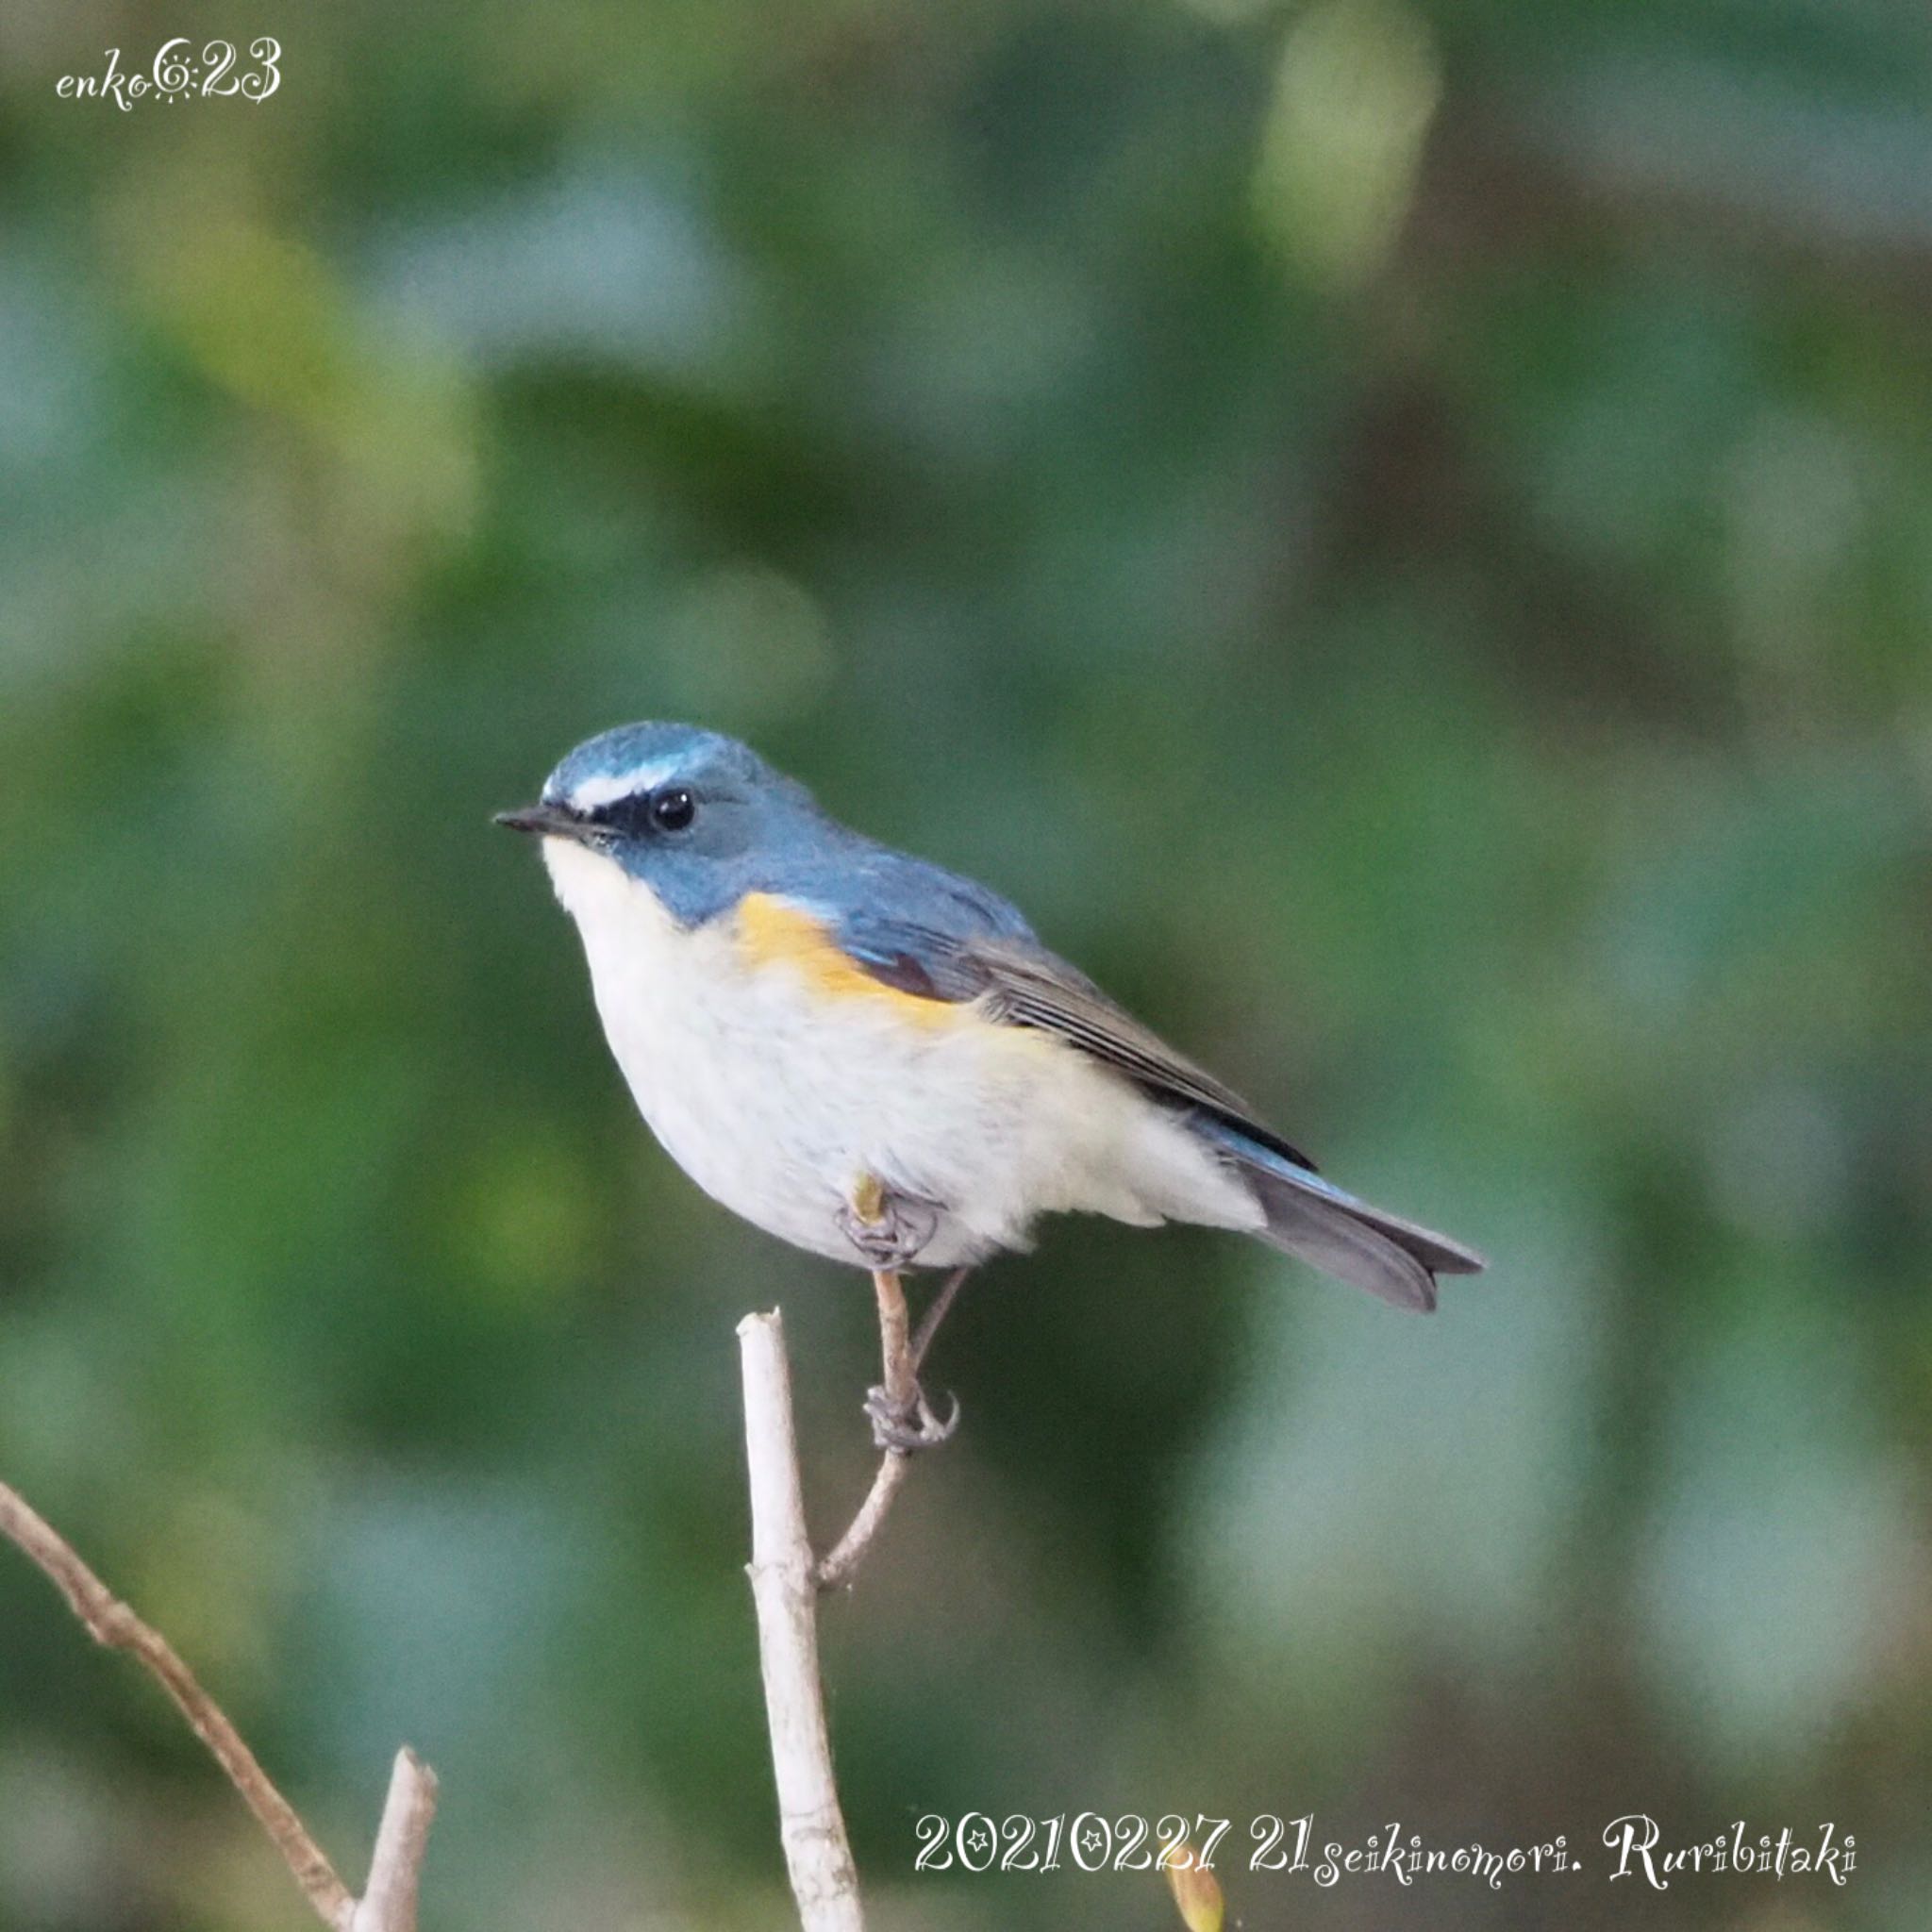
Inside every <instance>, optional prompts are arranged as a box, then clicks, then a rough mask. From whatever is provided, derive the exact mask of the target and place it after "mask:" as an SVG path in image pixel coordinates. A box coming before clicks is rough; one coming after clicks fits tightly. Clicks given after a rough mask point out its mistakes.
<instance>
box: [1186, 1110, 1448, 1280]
mask: <svg viewBox="0 0 1932 1932" xmlns="http://www.w3.org/2000/svg"><path fill="white" fill-rule="evenodd" d="M1195 1126H1196V1129H1197V1131H1198V1132H1199V1133H1201V1134H1202V1135H1203V1136H1204V1137H1205V1138H1206V1139H1207V1140H1208V1141H1212V1142H1213V1144H1214V1145H1215V1147H1216V1148H1217V1149H1219V1150H1220V1151H1221V1153H1222V1154H1223V1155H1224V1157H1225V1158H1227V1160H1228V1163H1229V1165H1230V1166H1232V1167H1233V1168H1234V1169H1235V1170H1236V1171H1237V1172H1238V1173H1239V1174H1241V1178H1242V1179H1243V1180H1244V1181H1246V1182H1247V1184H1248V1186H1249V1187H1250V1188H1251V1189H1252V1190H1253V1191H1254V1195H1255V1199H1256V1200H1257V1202H1258V1203H1259V1204H1260V1208H1261V1211H1262V1212H1263V1213H1264V1214H1265V1215H1266V1216H1267V1218H1268V1219H1267V1225H1266V1226H1265V1227H1264V1228H1262V1229H1260V1230H1258V1233H1259V1236H1260V1239H1261V1240H1263V1241H1267V1242H1268V1243H1269V1245H1270V1246H1271V1247H1276V1248H1279V1249H1280V1250H1281V1251H1282V1252H1283V1253H1284V1254H1289V1255H1294V1256H1297V1257H1300V1258H1301V1259H1302V1260H1304V1261H1307V1262H1310V1263H1312V1264H1313V1265H1314V1266H1315V1267H1317V1268H1319V1269H1321V1270H1322V1271H1323V1272H1324V1274H1332V1275H1334V1276H1335V1277H1336V1278H1337V1279H1338V1280H1341V1281H1346V1282H1348V1283H1350V1284H1351V1285H1352V1286H1353V1287H1356V1288H1364V1289H1367V1290H1368V1291H1369V1292H1370V1293H1371V1294H1373V1295H1378V1296H1380V1297H1381V1299H1382V1300H1383V1301H1385V1302H1391V1303H1392V1304H1393V1305H1394V1306H1395V1307H1399V1308H1415V1309H1417V1310H1419V1311H1421V1312H1423V1313H1427V1312H1428V1311H1429V1310H1430V1309H1431V1308H1433V1307H1435V1306H1436V1277H1437V1275H1439V1274H1479V1273H1480V1272H1481V1270H1482V1267H1483V1258H1482V1257H1481V1256H1480V1255H1477V1254H1474V1253H1473V1252H1472V1251H1471V1250H1470V1249H1468V1248H1465V1247H1463V1246H1462V1245H1461V1244H1460V1243H1459V1242H1457V1241H1451V1240H1450V1239H1449V1238H1448V1237H1447V1236H1446V1235H1440V1234H1437V1233H1435V1232H1434V1231H1433V1230H1431V1229H1429V1228H1426V1227H1420V1226H1418V1225H1417V1224H1415V1223H1414V1222H1412V1221H1404V1220H1402V1219H1401V1218H1400V1217H1399V1216H1397V1215H1393V1214H1385V1213H1384V1212H1383V1211H1382V1210H1381V1209H1380V1208H1372V1207H1371V1206H1370V1205H1369V1204H1368V1203H1367V1202H1366V1201H1359V1200H1357V1198H1356V1197H1355V1196H1354V1195H1353V1194H1351V1193H1348V1192H1347V1191H1345V1190H1343V1189H1341V1188H1338V1187H1336V1186H1335V1185H1334V1183H1333V1182H1331V1181H1326V1180H1324V1179H1323V1177H1322V1176H1321V1175H1320V1174H1316V1173H1315V1172H1314V1171H1313V1170H1312V1169H1310V1168H1306V1167H1301V1166H1298V1165H1296V1164H1295V1163H1294V1162H1293V1161H1291V1160H1289V1159H1287V1158H1285V1157H1284V1156H1282V1155H1280V1154H1278V1153H1276V1152H1275V1151H1274V1149H1273V1148H1270V1147H1265V1146H1263V1145H1262V1144H1261V1143H1260V1142H1259V1141H1255V1140H1251V1139H1250V1138H1249V1137H1248V1136H1247V1135H1246V1134H1243V1133H1242V1132H1241V1131H1240V1129H1239V1128H1237V1127H1234V1126H1231V1125H1229V1124H1226V1123H1225V1122H1224V1121H1218V1120H1214V1119H1212V1118H1209V1117H1204V1116H1197V1117H1196V1120H1195Z"/></svg>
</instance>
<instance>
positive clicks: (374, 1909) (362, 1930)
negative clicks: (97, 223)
mask: <svg viewBox="0 0 1932 1932" xmlns="http://www.w3.org/2000/svg"><path fill="white" fill-rule="evenodd" d="M435 1822H436V1774H435V1773H434V1772H433V1771H431V1770H430V1768H429V1767H428V1766H427V1765H426V1764H425V1763H424V1762H423V1760H422V1759H421V1758H420V1757H417V1756H416V1754H415V1753H414V1752H413V1751H411V1750H410V1749H409V1747H408V1745H407V1744H406V1745H404V1746H403V1748H402V1749H401V1750H400V1751H398V1752H397V1753H396V1762H395V1769H394V1770H393V1771H392V1772H391V1774H390V1780H389V1797H388V1798H387V1800H386V1801H385V1802H384V1804H383V1807H382V1824H381V1825H380V1826H379V1827H378V1828H377V1831H376V1834H375V1852H374V1853H372V1854H371V1856H370V1859H369V1883H368V1885H367V1886H366V1887H365V1888H364V1889H363V1892H362V1903H361V1904H360V1905H358V1907H356V1916H355V1918H354V1919H353V1921H352V1922H351V1927H350V1932H416V1894H417V1891H418V1890H419V1888H420V1886H421V1884H422V1879H423V1855H424V1853H425V1851H426V1850H427V1849H428V1844H429V1827H430V1825H431V1824H434V1823H435Z"/></svg>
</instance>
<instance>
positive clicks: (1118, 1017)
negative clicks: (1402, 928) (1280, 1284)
mask: <svg viewBox="0 0 1932 1932" xmlns="http://www.w3.org/2000/svg"><path fill="white" fill-rule="evenodd" d="M497 820H498V823H499V824H504V825H507V826H508V827H510V828H511V829H513V830H516V831H519V832H524V833H527V834H530V835H532V836H534V837H535V838H536V839H537V840H538V841H540V843H541V851H542V857H543V861H544V864H545V867H546V869H547V870H548V873H549V875H550V880H551V884H552V886H553V888H554V890H555V892H556V895H557V898H558V901H559V902H560V904H561V905H562V907H563V909H564V910H565V911H566V912H567V913H568V914H569V915H570V917H571V918H572V920H573V921H574V922H575V925H576V928H577V932H578V936H579V938H580V939H581V941H582V944H583V949H584V954H585V958H586V960H587V962H588V965H589V968H590V976H591V993H592V997H593V999H594V1001H595V1004H596V1008H597V1012H598V1015H599V1017H600V1019H601V1021H602V1023H603V1028H604V1033H605V1037H606V1040H607V1041H608V1045H609V1048H610V1051H611V1054H612V1056H613V1057H614V1058H615V1059H616V1062H617V1065H618V1068H619V1070H620V1071H621V1073H622V1074H623V1075H624V1078H625V1083H626V1084H627V1085H628V1087H629V1089H630V1092H631V1095H632V1097H633V1098H634V1100H635V1101H636V1104H637V1107H638V1110H639V1112H640V1113H641V1115H642V1116H643V1118H644V1121H645V1122H646V1124H648V1125H649V1127H650V1128H651V1130H652V1132H653V1133H654V1134H655V1135H656V1137H657V1139H658V1141H659V1142H660V1143H661V1144H662V1145H663V1147H664V1149H665V1151H666V1152H667V1153H668V1154H669V1155H670V1156H671V1158H672V1159H673V1160H675V1162H676V1163H677V1165H678V1166H679V1167H680V1168H682V1169H683V1170H684V1172H685V1173H686V1174H688V1175H689V1176H690V1177H691V1180H693V1181H694V1182H696V1184H697V1185H698V1187H699V1188H701V1189H702V1190H703V1191H705V1192H706V1193H708V1195H710V1196H711V1197H712V1198H713V1199H714V1200H716V1201H717V1202H719V1203H720V1204H722V1205H723V1206H724V1208H728V1209H730V1210H732V1211H733V1212H734V1213H736V1214H738V1215H740V1216H741V1217H742V1218H743V1219H744V1220H746V1221H748V1222H750V1223H752V1224H754V1225H755V1226H757V1227H759V1228H761V1229H763V1230H764V1231H765V1232H766V1233H767V1234H770V1235H773V1236H775V1237H777V1238H778V1239H779V1240H781V1241H789V1242H791V1244H792V1245H793V1246H795V1247H798V1248H802V1249H805V1250H807V1251H808V1252H809V1253H812V1254H815V1255H821V1256H824V1257H828V1258H830V1259H832V1260H834V1261H841V1262H845V1263H849V1264H851V1265H854V1266H857V1267H860V1268H864V1269H867V1270H870V1271H872V1272H873V1273H874V1274H875V1275H876V1274H878V1273H879V1271H882V1270H886V1271H892V1272H893V1273H894V1274H896V1272H897V1271H900V1270H910V1269H919V1270H924V1269H935V1270H941V1269H942V1270H948V1271H951V1276H952V1278H951V1280H950V1281H949V1282H948V1284H947V1287H946V1289H945V1290H944V1291H942V1300H941V1302H940V1303H937V1304H936V1305H935V1309H934V1312H933V1314H931V1315H929V1316H928V1317H927V1322H926V1324H925V1329H924V1331H923V1332H922V1344H921V1346H922V1350H923V1346H924V1342H925V1341H929V1339H930V1329H931V1327H932V1326H933V1325H934V1324H935V1323H936V1319H937V1316H938V1314H940V1313H941V1312H943V1306H944V1303H945V1302H948V1301H950V1298H951V1294H952V1292H953V1291H956V1290H957V1288H958V1282H959V1281H960V1280H961V1279H963V1277H964V1273H965V1271H967V1270H970V1269H972V1268H974V1267H975V1266H977V1265H978V1264H979V1263H981V1262H983V1261H985V1260H987V1259H989V1258H990V1257H992V1256H994V1255H997V1254H1001V1253H1004V1252H1009V1251H1024V1249H1025V1248H1026V1247H1028V1246H1029V1245H1030V1237H1031V1231H1032V1229H1033V1226H1034V1224H1035V1223H1036V1222H1037V1221H1038V1220H1039V1219H1040V1218H1041V1216H1042V1215H1046V1214H1051V1213H1058V1212H1091V1213H1098V1214H1102V1215H1108V1216H1110V1217H1111V1218H1113V1219H1114V1220H1116V1221H1121V1222H1125V1223H1128V1224H1132V1225H1135V1226H1154V1225H1157V1224H1160V1223H1163V1222H1182V1223H1192V1224H1200V1225H1203V1226H1207V1227H1210V1228H1221V1229H1225V1230H1229V1231H1231V1232H1235V1233H1240V1234H1243V1235H1248V1236H1252V1237H1254V1238H1256V1239H1257V1240H1259V1241H1265V1242H1267V1243H1268V1244H1269V1245H1271V1246H1272V1247H1274V1248H1276V1249H1279V1250H1282V1251H1284V1252H1285V1253H1287V1254H1289V1255H1291V1256H1294V1257H1298V1258H1299V1259H1301V1260H1303V1261H1306V1262H1309V1263H1312V1264H1313V1266H1314V1267H1315V1268H1317V1269H1319V1270H1321V1271H1322V1272H1324V1273H1325V1274H1329V1275H1332V1276H1334V1277H1336V1278H1338V1279H1340V1280H1341V1281H1343V1282H1346V1283H1349V1284H1351V1285H1353V1286H1355V1287H1357V1288H1360V1289H1366V1290H1367V1291H1369V1292H1370V1293H1371V1294H1373V1295H1375V1296H1378V1297H1379V1298H1380V1299H1381V1300H1382V1301H1384V1302H1387V1303H1390V1304H1391V1305H1392V1306H1394V1307H1398V1308H1406V1309H1414V1310H1421V1311H1428V1310H1431V1309H1433V1308H1434V1307H1435V1306H1436V1299H1437V1277H1438V1276H1439V1275H1445V1274H1475V1273H1478V1272H1480V1271H1481V1269H1482V1268H1483V1266H1484V1265H1485V1264H1484V1261H1483V1259H1482V1257H1480V1256H1479V1255H1477V1254H1476V1253H1475V1252H1474V1250H1472V1249H1470V1248H1467V1247H1465V1246H1463V1245H1462V1244H1461V1243H1460V1242H1457V1241H1452V1240H1451V1239H1450V1238H1449V1237H1448V1236H1446V1235H1442V1234H1438V1233H1435V1232H1434V1231H1432V1230H1431V1229H1429V1228H1426V1227H1424V1226H1422V1225H1420V1224H1417V1223H1415V1222H1413V1221H1407V1220H1404V1219H1402V1218H1401V1217H1399V1216H1397V1215H1394V1214H1391V1213H1387V1212H1385V1211H1384V1210H1383V1209H1381V1208H1376V1207H1373V1206H1371V1205H1370V1204H1369V1203H1368V1202H1366V1201H1364V1200H1361V1199H1359V1198H1358V1197H1357V1196H1356V1195H1354V1194H1351V1193H1349V1192H1347V1191H1344V1190H1343V1189H1341V1188H1340V1187H1338V1186H1337V1185H1336V1184H1335V1183H1334V1182H1332V1181H1330V1180H1328V1179H1327V1178H1326V1177H1325V1176H1324V1175H1323V1174H1320V1173H1318V1172H1317V1171H1316V1168H1315V1165H1314V1163H1313V1162H1312V1161H1311V1160H1310V1159H1309V1158H1307V1155H1305V1154H1303V1153H1302V1152H1301V1151H1300V1150H1299V1149H1298V1148H1297V1147H1296V1146H1295V1145H1293V1144H1292V1143H1291V1142H1290V1141H1287V1140H1285V1139H1284V1138H1283V1137H1282V1136H1281V1134H1279V1133H1278V1132H1277V1131H1276V1130H1275V1129H1274V1127H1272V1126H1270V1125H1268V1124H1266V1123H1265V1122H1264V1121H1263V1120H1262V1118H1261V1117H1260V1115H1259V1114H1258V1113H1257V1110H1256V1109H1255V1108H1253V1107H1251V1106H1250V1105H1249V1103H1248V1102H1247V1101H1246V1100H1244V1099H1243V1098H1242V1097H1241V1095H1240V1094H1239V1093H1237V1092H1236V1091H1234V1090H1233V1089H1232V1088H1230V1087H1228V1086H1226V1085H1225V1084H1224V1083H1223V1082H1222V1081H1221V1080H1220V1079H1218V1078H1216V1077H1215V1076H1214V1075H1213V1074H1210V1073H1208V1072H1207V1071H1206V1070H1205V1069H1204V1068H1202V1067H1200V1066H1198V1065H1196V1064H1195V1062H1194V1061H1192V1060H1191V1059H1189V1058H1186V1057H1185V1056H1183V1055H1182V1054H1180V1053H1178V1052H1176V1051H1175V1050H1174V1048H1173V1047H1171V1046H1169V1045H1167V1044H1166V1043H1165V1042H1164V1041H1162V1040H1161V1039H1160V1038H1159V1037H1158V1035H1157V1034H1155V1033H1154V1032H1152V1031H1151V1030H1150V1029H1149V1028H1148V1027H1146V1026H1144V1025H1143V1024H1141V1022H1139V1021H1138V1020H1136V1019H1135V1018H1133V1017H1132V1016H1131V1015H1130V1014H1129V1013H1128V1012H1127V1011H1126V1010H1125V1009H1124V1008H1123V1007H1121V1006H1120V1005H1119V1004H1118V1003H1116V1002H1115V1001H1114V1000H1112V999H1110V998H1109V997H1108V995H1107V994H1106V993H1105V992H1103V991H1101V989H1100V988H1099V987H1098V986H1096V985H1095V984H1094V982H1093V981H1092V980H1091V979H1090V978H1088V977H1087V975H1086V974H1083V973H1081V972H1080V971H1079V970H1078V969H1077V968H1075V967H1074V966H1072V965H1070V964H1069V963H1068V962H1067V961H1066V960H1065V959H1063V958H1060V957H1059V956H1058V954H1056V953H1054V952H1052V951H1050V950H1049V949H1048V948H1047V947H1046V945H1045V944H1043V943H1042V942H1041V940H1040V939H1039V938H1038V937H1037V936H1036V935H1035V933H1034V931H1033V928H1032V927H1031V926H1030V925H1029V924H1027V922H1026V920H1025V918H1024V916H1023V915H1022V914H1021V912H1020V911H1019V910H1018V909H1017V908H1015V907H1014V906H1012V905H1011V904H1010V903H1009V902H1008V901H1007V900H1006V899H1004V898H1002V897H1000V896H999V894H998V893H996V892H993V891H990V890H989V889H988V888H987V887H985V886H983V885H980V884H978V883H977V882H976V881H974V880H973V879H971V878H967V877H964V876H962V875H961V874H958V873H955V872H950V871H947V870H946V869H944V868H943V867H941V866H939V865H937V864H934V863H931V862H930V861H928V860H925V859H923V858H914V857H913V856H911V855H910V854H908V853H905V852H901V851H897V850H894V849H893V848H892V847H891V846H889V845H885V844H882V843H880V842H878V841H875V840H874V839H871V838H868V837H867V836H865V835H864V834H863V833H860V832H858V831H855V830H853V829H851V828H850V827H848V826H846V825H844V824H841V823H840V822H839V821H838V820H836V819H835V818H833V817H832V816H831V815H830V814H829V813H828V812H826V811H825V810H824V809H823V808H821V807H820V805H819V804H818V802H817V801H816V800H815V799H814V797H813V796H812V794H811V793H810V791H808V790H807V789H806V787H805V786H804V785H802V784H800V783H799V782H798V781H797V780H795V779H793V778H791V777H788V776H786V775H785V774H782V773H780V772H779V771H777V770H775V769H774V767H773V766H772V765H770V764H768V763H767V762H766V761H765V760H764V758H761V757H760V756H759V755H758V753H757V752H755V751H754V750H752V749H751V747H750V746H748V745H746V744H743V743H741V742H740V741H737V740H736V739H733V738H729V737H726V736H724V735H723V734H722V733H719V732H715V731H710V730H706V729H703V728H700V727H698V726H695V725H691V724H663V723H643V724H625V725H621V726H619V727H617V728H615V729H613V730H608V731H604V732H602V733H600V734H598V735H597V736H595V737H593V738H591V739H589V740H587V741H585V742H584V743H582V744H579V745H578V746H577V747H576V748H575V750H573V751H571V752H570V753H569V754H568V755H567V756H566V757H565V758H563V760H562V761H561V763H559V764H558V766H557V768H556V769H555V770H554V771H553V772H552V773H551V774H550V775H549V777H548V778H547V779H546V780H545V782H544V784H543V787H542V791H541V796H540V798H539V800H538V802H537V803H536V804H535V805H532V806H526V807H524V808H519V809H517V810H513V811H507V812H501V813H499V814H497ZM880 1392H881V1391H876V1390H875V1391H873V1395H874V1398H878V1397H879V1396H880ZM873 1407H874V1428H875V1433H877V1434H878V1435H879V1439H880V1440H881V1441H883V1442H890V1443H891V1445H892V1446H897V1447H913V1446H924V1445H926V1444H928V1443H929V1442H931V1441H937V1440H941V1439H942V1438H943V1436H944V1435H945V1434H948V1433H950V1428H951V1424H940V1423H939V1422H938V1420H937V1418H935V1417H934V1416H933V1415H932V1413H931V1410H930V1408H929V1407H927V1406H926V1405H925V1403H924V1395H923V1393H922V1394H920V1395H919V1396H918V1404H917V1407H918V1413H917V1414H913V1413H910V1412H909V1407H908V1404H906V1403H905V1402H904V1401H903V1399H902V1402H901V1412H899V1413H897V1414H895V1415H885V1414H882V1413H881V1412H880V1411H879V1409H878V1408H877V1407H876V1405H875V1404H874V1406H873ZM954 1419H955V1420H957V1407H956V1409H955V1415H954Z"/></svg>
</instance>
